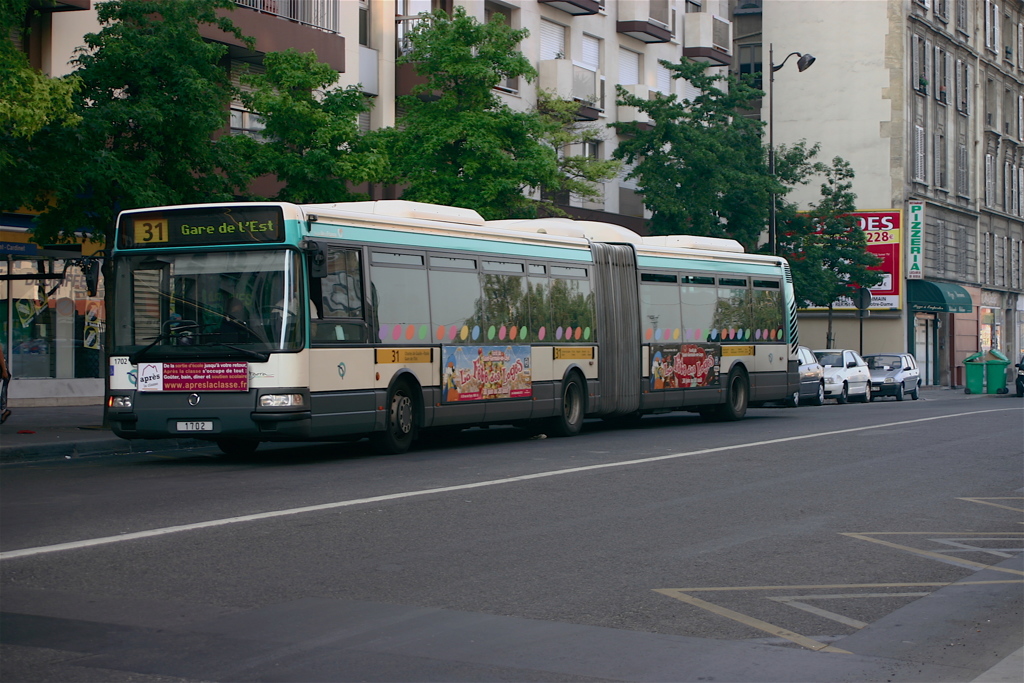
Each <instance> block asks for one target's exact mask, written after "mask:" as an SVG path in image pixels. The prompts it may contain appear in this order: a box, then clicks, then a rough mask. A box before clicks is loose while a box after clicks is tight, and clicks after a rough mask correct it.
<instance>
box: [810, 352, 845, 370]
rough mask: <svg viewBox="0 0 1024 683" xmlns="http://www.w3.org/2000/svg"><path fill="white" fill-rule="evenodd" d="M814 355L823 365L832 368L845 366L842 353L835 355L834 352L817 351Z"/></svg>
mask: <svg viewBox="0 0 1024 683" xmlns="http://www.w3.org/2000/svg"><path fill="white" fill-rule="evenodd" d="M814 355H815V356H816V357H817V358H818V362H819V363H821V364H822V365H831V366H832V367H836V366H842V365H843V354H842V353H835V352H832V351H815V352H814Z"/></svg>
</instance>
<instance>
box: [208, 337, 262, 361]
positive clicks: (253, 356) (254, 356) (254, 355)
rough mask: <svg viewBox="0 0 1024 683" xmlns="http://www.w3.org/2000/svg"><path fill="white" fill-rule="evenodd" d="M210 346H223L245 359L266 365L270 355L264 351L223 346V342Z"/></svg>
mask: <svg viewBox="0 0 1024 683" xmlns="http://www.w3.org/2000/svg"><path fill="white" fill-rule="evenodd" d="M210 346H223V347H224V348H227V349H231V350H232V351H238V352H239V353H240V354H242V355H243V356H245V357H246V358H249V359H250V360H254V361H257V362H258V363H266V362H267V361H268V360H270V354H269V353H267V352H266V351H262V352H261V351H253V350H252V349H243V348H242V347H240V346H232V345H231V344H225V343H224V342H211V343H210Z"/></svg>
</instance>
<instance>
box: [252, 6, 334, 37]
mask: <svg viewBox="0 0 1024 683" xmlns="http://www.w3.org/2000/svg"><path fill="white" fill-rule="evenodd" d="M235 4H236V5H239V6H240V7H248V8H249V9H254V10H257V11H259V12H263V13H264V14H273V15H274V16H276V17H282V18H284V19H288V20H290V21H294V22H297V23H299V24H304V25H306V26H312V27H313V28H318V29H321V30H323V31H330V32H331V33H340V18H339V13H340V10H339V7H338V3H337V2H335V0H235Z"/></svg>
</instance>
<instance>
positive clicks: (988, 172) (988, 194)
mask: <svg viewBox="0 0 1024 683" xmlns="http://www.w3.org/2000/svg"><path fill="white" fill-rule="evenodd" d="M994 166H995V160H994V159H993V158H992V155H991V154H986V155H985V206H992V199H993V197H992V195H993V193H994V192H995V179H994V178H993V177H992V175H993V171H994V170H995V169H994Z"/></svg>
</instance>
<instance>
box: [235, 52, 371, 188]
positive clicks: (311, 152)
mask: <svg viewBox="0 0 1024 683" xmlns="http://www.w3.org/2000/svg"><path fill="white" fill-rule="evenodd" d="M263 64H264V66H265V68H266V71H265V73H263V74H253V75H248V76H243V77H242V82H243V83H246V84H248V85H250V86H252V90H251V91H247V92H243V93H242V95H241V97H242V101H243V102H244V103H245V105H246V106H247V108H248V109H249V110H250V111H252V112H255V113H257V114H259V116H260V117H261V118H262V120H263V122H264V124H265V128H264V129H263V131H262V137H263V139H262V140H261V141H260V142H257V141H255V140H252V139H251V138H247V137H243V138H239V139H236V140H234V141H232V142H233V143H234V144H237V145H239V146H240V147H241V148H244V149H245V153H246V155H247V156H248V158H249V159H250V160H251V163H252V164H253V166H252V173H253V175H257V176H258V175H264V174H270V175H273V176H275V177H276V178H277V179H278V180H279V181H281V182H282V183H283V186H282V188H281V190H280V192H278V194H277V195H276V199H278V200H281V201H289V202H297V203H308V202H341V201H349V200H355V199H363V198H365V197H363V196H361V195H356V194H353V193H351V192H350V191H349V186H350V184H358V183H362V182H367V181H374V180H377V179H378V178H379V176H380V175H381V174H382V173H383V170H384V168H385V159H384V156H383V154H381V153H378V152H377V151H375V150H374V149H373V148H372V147H370V146H369V144H368V143H367V140H366V139H365V138H364V136H363V135H362V134H361V133H360V131H359V127H358V117H359V114H360V113H362V112H366V111H368V110H369V107H370V105H369V103H368V101H367V99H366V97H365V96H364V95H363V93H362V91H361V90H360V89H359V88H358V87H357V86H350V87H348V88H344V89H330V86H332V85H334V84H335V83H336V82H337V80H338V72H337V71H335V70H334V69H332V68H331V67H330V66H328V65H327V64H323V63H321V62H319V61H317V57H316V53H314V52H307V53H301V54H300V53H299V52H297V51H295V50H294V49H290V48H289V49H288V50H285V51H284V52H272V53H269V54H267V55H266V56H265V57H264V60H263Z"/></svg>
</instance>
